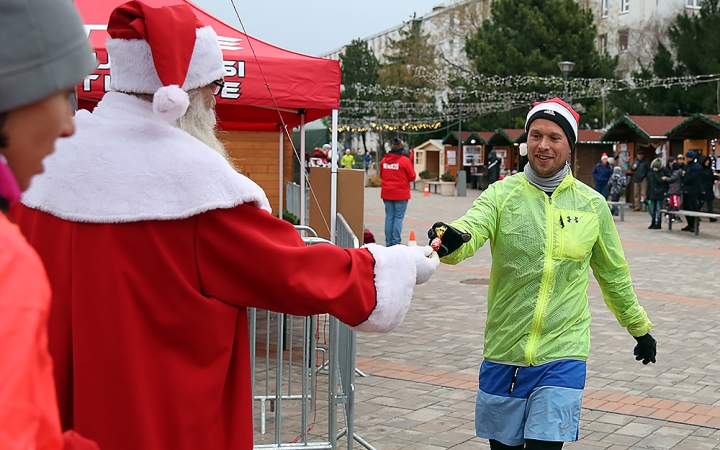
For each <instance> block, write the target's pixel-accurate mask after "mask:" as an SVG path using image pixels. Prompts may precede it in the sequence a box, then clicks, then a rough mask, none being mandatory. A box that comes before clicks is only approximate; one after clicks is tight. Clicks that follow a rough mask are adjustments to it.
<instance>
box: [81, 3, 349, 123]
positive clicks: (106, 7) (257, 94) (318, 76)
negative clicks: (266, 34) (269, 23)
mask: <svg viewBox="0 0 720 450" xmlns="http://www.w3.org/2000/svg"><path fill="white" fill-rule="evenodd" d="M126 1H127V0H100V1H99V0H75V5H76V6H77V8H78V10H79V11H80V15H81V16H82V18H83V22H84V23H85V27H86V29H87V31H88V34H89V39H90V42H91V44H92V46H93V48H94V49H95V51H96V52H97V58H98V61H99V63H100V66H99V68H98V70H96V71H95V73H94V74H93V75H90V76H89V77H88V78H86V80H85V82H84V83H83V86H82V87H81V88H80V89H79V93H78V94H79V99H80V106H81V107H86V108H92V106H93V103H95V102H98V101H99V100H100V99H101V98H102V96H103V95H104V94H105V92H107V91H108V90H109V86H110V81H109V77H110V70H109V68H110V66H109V64H108V56H107V52H106V51H105V41H106V39H107V37H108V34H107V32H106V31H105V30H106V28H107V21H108V18H109V17H110V13H111V12H112V10H113V9H115V8H116V7H117V6H119V5H121V4H123V3H125V2H126ZM144 2H145V3H146V4H148V5H151V6H154V7H161V6H166V5H173V4H178V3H180V2H185V3H188V4H189V5H190V6H192V8H193V9H194V11H195V14H196V15H197V17H198V19H200V21H201V22H202V23H204V24H205V25H210V26H212V27H213V29H214V30H215V32H216V33H217V34H218V36H219V41H220V46H221V47H222V49H223V56H224V59H225V68H226V75H225V83H226V86H225V88H224V89H223V91H222V93H221V94H220V95H219V96H218V98H217V113H218V116H219V119H220V127H221V128H222V129H223V130H253V131H271V130H277V124H279V123H281V120H280V117H279V114H282V117H283V120H284V122H285V124H287V125H288V126H290V127H294V126H297V125H299V124H300V120H301V113H302V112H303V111H304V112H305V120H306V122H309V121H312V120H315V119H318V118H321V117H325V116H327V115H329V114H330V113H331V111H332V110H333V109H338V107H339V104H340V83H341V81H340V80H341V75H340V64H339V62H338V61H334V60H329V59H323V58H316V57H312V56H306V55H301V54H298V53H294V52H290V51H287V50H283V49H281V48H278V47H275V46H273V45H270V44H267V43H265V42H263V41H259V40H257V39H255V38H253V37H251V36H248V35H246V34H244V33H241V32H240V31H238V30H236V29H235V28H233V27H231V26H229V25H227V24H225V23H223V22H221V21H219V20H217V19H216V18H215V17H213V16H211V15H210V14H208V13H207V12H205V11H203V10H202V9H200V8H199V7H198V6H196V5H194V4H193V3H192V2H190V1H188V0H144ZM251 45H252V47H251ZM253 51H254V53H253ZM263 74H264V76H265V78H266V79H267V85H266V84H265V79H263ZM271 93H272V95H271ZM273 97H274V98H273Z"/></svg>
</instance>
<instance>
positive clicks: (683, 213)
mask: <svg viewBox="0 0 720 450" xmlns="http://www.w3.org/2000/svg"><path fill="white" fill-rule="evenodd" d="M660 213H662V214H674V215H676V216H685V217H697V218H703V217H704V218H706V219H720V214H710V213H704V212H700V211H687V210H684V209H679V210H677V211H668V210H667V209H661V210H660ZM698 222H700V221H699V220H696V221H695V236H697V235H698V233H699V231H700V230H699V228H698ZM668 230H672V218H670V220H668Z"/></svg>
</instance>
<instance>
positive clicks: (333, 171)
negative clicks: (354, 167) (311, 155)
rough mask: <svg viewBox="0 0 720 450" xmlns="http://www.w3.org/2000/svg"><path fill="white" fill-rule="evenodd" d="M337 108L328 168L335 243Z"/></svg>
mask: <svg viewBox="0 0 720 450" xmlns="http://www.w3.org/2000/svg"><path fill="white" fill-rule="evenodd" d="M337 128H338V110H337V109H333V111H332V149H331V150H330V151H331V152H332V158H331V159H330V160H331V161H332V166H331V169H330V242H332V243H333V244H337V219H336V216H337V182H338V178H337V177H338V158H337V155H338V151H337V147H338V133H337Z"/></svg>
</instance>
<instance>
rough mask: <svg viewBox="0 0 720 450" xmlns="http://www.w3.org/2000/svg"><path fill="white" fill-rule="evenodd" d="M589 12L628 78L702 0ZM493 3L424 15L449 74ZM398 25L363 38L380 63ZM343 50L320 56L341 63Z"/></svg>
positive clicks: (620, 2) (625, 3)
mask: <svg viewBox="0 0 720 450" xmlns="http://www.w3.org/2000/svg"><path fill="white" fill-rule="evenodd" d="M578 1H579V3H580V4H581V5H582V6H584V7H586V8H590V9H591V10H592V11H593V15H594V17H595V23H596V25H597V30H598V37H597V41H596V45H597V48H598V50H599V51H600V52H602V53H608V54H609V55H611V56H614V55H619V64H618V74H619V75H624V74H628V73H630V72H632V71H634V70H638V69H640V68H641V67H650V65H651V64H652V58H653V55H654V54H655V49H656V47H657V42H658V41H659V40H660V41H665V40H666V39H667V29H668V27H669V25H670V23H671V22H672V20H673V19H674V18H675V16H677V14H679V13H681V12H682V11H684V10H685V11H697V10H699V9H700V5H701V3H702V0H578ZM490 2H491V0H464V1H463V0H458V1H452V2H449V3H446V4H443V5H438V6H436V7H435V8H433V10H432V11H431V12H430V13H428V14H425V15H424V16H421V17H417V19H416V20H418V21H421V29H422V31H423V32H424V33H425V34H427V35H428V38H429V39H430V42H431V43H432V44H433V45H434V46H435V47H436V48H437V49H438V53H439V56H438V63H440V66H446V67H448V69H449V70H452V67H453V66H459V67H468V65H469V64H468V60H467V57H466V56H465V51H464V49H463V46H464V42H465V36H467V35H468V34H471V33H472V32H473V30H475V29H476V28H477V26H478V25H479V24H480V23H482V20H484V19H486V18H489V17H490ZM404 26H405V24H404V23H401V24H399V25H397V26H395V27H392V28H390V29H387V30H385V31H381V32H379V33H376V34H374V35H372V36H369V37H367V38H365V39H364V40H365V41H366V42H367V43H368V46H369V48H370V50H371V51H372V52H373V53H374V54H375V56H376V57H377V58H378V59H379V60H380V61H381V62H383V60H384V58H385V55H386V54H387V53H388V50H389V44H390V42H391V41H392V40H398V39H400V30H401V29H402V28H403V27H404ZM344 49H345V48H344V47H341V48H338V49H335V50H333V51H330V52H327V53H325V54H323V55H321V56H322V57H325V58H330V59H339V57H340V54H342V52H343V51H344Z"/></svg>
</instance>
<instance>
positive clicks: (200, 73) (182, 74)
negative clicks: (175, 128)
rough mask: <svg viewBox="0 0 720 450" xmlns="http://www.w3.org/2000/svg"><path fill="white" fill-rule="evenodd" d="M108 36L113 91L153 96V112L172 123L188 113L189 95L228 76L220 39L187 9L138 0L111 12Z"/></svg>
mask: <svg viewBox="0 0 720 450" xmlns="http://www.w3.org/2000/svg"><path fill="white" fill-rule="evenodd" d="M107 31H108V34H109V35H110V37H109V38H108V40H107V42H106V44H105V45H106V48H107V51H108V55H109V56H110V62H111V65H110V75H111V81H110V87H111V88H112V89H113V90H116V91H120V92H128V93H134V94H153V111H155V114H157V115H159V116H160V117H161V118H162V119H164V120H166V121H168V122H174V121H175V120H177V119H178V118H180V117H182V116H183V115H184V114H185V112H186V111H187V108H188V106H189V104H190V100H189V98H188V95H187V91H189V90H192V89H196V88H199V87H203V86H207V85H208V84H211V83H212V82H213V81H216V80H220V79H222V78H223V76H224V75H225V69H224V67H223V56H222V50H221V49H220V44H219V43H218V37H217V34H215V31H213V29H212V28H211V27H209V26H204V25H203V24H202V23H201V22H200V21H199V20H198V19H197V17H196V16H195V13H194V12H193V9H192V7H191V6H190V5H188V4H182V5H172V6H163V7H161V8H153V7H150V6H148V5H146V4H144V3H142V2H140V1H137V0H133V1H130V2H127V3H125V4H123V5H120V6H118V7H117V8H116V9H115V10H114V11H113V12H112V14H111V15H110V20H109V21H108V28H107Z"/></svg>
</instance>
